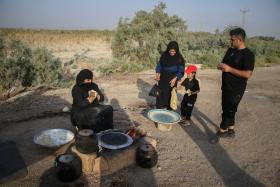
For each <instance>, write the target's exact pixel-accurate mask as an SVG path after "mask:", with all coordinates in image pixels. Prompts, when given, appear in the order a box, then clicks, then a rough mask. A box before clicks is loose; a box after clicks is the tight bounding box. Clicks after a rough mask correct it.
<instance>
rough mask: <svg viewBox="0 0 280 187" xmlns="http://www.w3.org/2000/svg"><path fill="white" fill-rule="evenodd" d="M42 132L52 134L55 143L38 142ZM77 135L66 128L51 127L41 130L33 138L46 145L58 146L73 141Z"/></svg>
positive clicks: (51, 138)
mask: <svg viewBox="0 0 280 187" xmlns="http://www.w3.org/2000/svg"><path fill="white" fill-rule="evenodd" d="M41 134H45V135H49V136H50V141H51V142H53V143H54V144H55V145H53V146H51V145H45V144H40V143H38V137H39V136H40V135H41ZM74 137H75V135H74V134H73V133H72V132H71V131H69V130H66V129H49V130H45V131H42V132H39V133H38V134H36V135H35V136H34V138H33V141H34V142H35V143H36V144H38V145H41V146H44V147H49V148H58V147H61V146H63V145H65V144H67V143H69V142H71V141H72V140H73V139H74Z"/></svg>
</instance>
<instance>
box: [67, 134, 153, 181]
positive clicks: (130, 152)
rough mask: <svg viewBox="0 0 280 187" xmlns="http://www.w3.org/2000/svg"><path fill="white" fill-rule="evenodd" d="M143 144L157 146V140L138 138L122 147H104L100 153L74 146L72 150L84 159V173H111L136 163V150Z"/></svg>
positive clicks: (145, 137)
mask: <svg viewBox="0 0 280 187" xmlns="http://www.w3.org/2000/svg"><path fill="white" fill-rule="evenodd" d="M143 144H152V145H153V146H154V147H155V148H156V144H157V142H156V140H154V139H152V138H151V137H149V136H147V135H146V136H144V137H142V138H139V139H136V140H134V141H133V143H132V144H131V145H130V146H128V147H125V148H122V149H116V150H111V149H103V150H102V151H100V152H99V153H98V154H97V153H92V154H82V153H80V152H79V151H77V149H76V146H73V147H72V149H71V151H72V154H73V155H74V156H77V157H79V158H80V159H81V160H82V169H83V172H84V173H98V174H100V175H102V176H103V175H109V174H112V173H115V172H116V171H118V170H119V169H122V168H124V167H127V166H129V165H132V164H136V163H137V162H136V151H137V149H138V147H139V146H141V145H143Z"/></svg>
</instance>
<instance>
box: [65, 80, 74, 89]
mask: <svg viewBox="0 0 280 187" xmlns="http://www.w3.org/2000/svg"><path fill="white" fill-rule="evenodd" d="M75 84H76V81H69V82H67V83H65V87H66V88H70V87H71V86H73V85H75Z"/></svg>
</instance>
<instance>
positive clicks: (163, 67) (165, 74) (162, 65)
mask: <svg viewBox="0 0 280 187" xmlns="http://www.w3.org/2000/svg"><path fill="white" fill-rule="evenodd" d="M184 70H185V60H184V58H183V56H182V55H181V54H180V52H179V45H178V43H177V42H175V41H173V42H170V43H169V44H168V45H167V50H166V51H165V52H163V53H162V55H161V57H160V61H159V62H158V64H157V67H156V78H157V80H158V81H159V82H158V86H159V88H160V90H161V94H160V95H159V96H158V97H157V100H156V108H157V109H161V108H166V109H168V110H171V107H170V99H171V91H172V88H173V87H177V81H179V80H181V78H182V77H183V76H184Z"/></svg>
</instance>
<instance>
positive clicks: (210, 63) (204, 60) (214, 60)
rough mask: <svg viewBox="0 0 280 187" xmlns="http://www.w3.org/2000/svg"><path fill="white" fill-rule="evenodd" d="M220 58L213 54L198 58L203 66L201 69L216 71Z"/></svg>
mask: <svg viewBox="0 0 280 187" xmlns="http://www.w3.org/2000/svg"><path fill="white" fill-rule="evenodd" d="M221 61H222V60H221V58H220V57H219V56H217V55H215V54H211V53H208V54H205V55H203V56H202V57H201V58H200V62H201V64H202V65H203V68H206V67H208V68H212V69H216V68H217V65H218V64H219V63H220V62H221Z"/></svg>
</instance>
